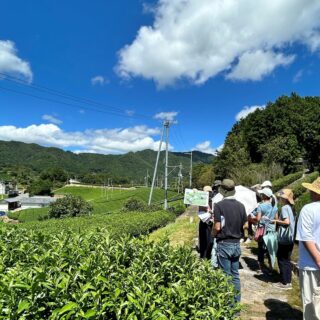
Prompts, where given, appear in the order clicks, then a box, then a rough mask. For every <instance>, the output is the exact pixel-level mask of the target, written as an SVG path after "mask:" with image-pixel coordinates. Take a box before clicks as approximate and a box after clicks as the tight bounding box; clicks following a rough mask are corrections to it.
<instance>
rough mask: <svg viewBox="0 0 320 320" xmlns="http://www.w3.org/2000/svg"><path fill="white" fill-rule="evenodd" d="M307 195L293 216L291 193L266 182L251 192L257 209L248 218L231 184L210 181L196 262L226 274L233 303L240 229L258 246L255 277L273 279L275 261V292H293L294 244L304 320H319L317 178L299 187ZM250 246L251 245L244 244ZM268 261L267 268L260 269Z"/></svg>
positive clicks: (319, 182)
mask: <svg viewBox="0 0 320 320" xmlns="http://www.w3.org/2000/svg"><path fill="white" fill-rule="evenodd" d="M302 185H303V187H305V188H306V189H307V190H309V191H310V198H311V203H309V204H307V205H305V206H304V207H303V208H302V210H301V212H300V213H299V215H296V214H295V212H294V194H293V192H292V190H290V189H282V190H280V191H279V192H277V193H276V194H274V193H273V191H272V183H271V182H270V181H265V182H264V183H263V184H262V185H261V188H259V189H258V190H256V195H257V200H258V206H257V207H256V209H255V210H253V211H252V212H251V213H250V214H247V212H246V209H245V206H244V204H243V203H241V202H240V201H238V200H236V197H235V193H236V188H235V183H234V182H233V181H232V180H230V179H224V180H223V181H219V180H217V181H215V183H214V185H213V187H210V186H206V187H204V189H203V190H204V191H207V192H209V198H210V201H209V205H208V207H199V211H200V212H203V211H207V212H210V213H211V214H212V217H211V219H209V220H208V221H206V222H203V221H201V220H200V224H199V252H200V257H201V258H207V259H211V262H212V266H213V267H218V268H220V269H222V270H223V271H224V272H225V273H226V274H228V275H229V276H230V277H231V279H232V283H233V285H234V288H235V292H236V294H235V301H237V302H239V301H240V299H241V286H240V276H239V259H240V255H241V247H240V243H241V242H242V241H244V237H245V230H248V239H250V235H251V236H252V237H253V238H254V239H255V240H256V241H257V243H258V262H259V268H258V270H257V272H258V273H259V274H267V275H273V274H274V265H275V262H276V261H277V262H278V267H279V271H280V279H281V280H280V282H279V283H275V284H274V285H275V286H276V287H277V288H279V289H284V290H288V289H291V288H292V284H291V279H292V278H291V275H292V264H291V254H292V251H293V248H294V244H295V242H296V241H297V242H299V281H300V289H301V297H302V303H303V314H304V319H305V320H315V319H318V320H320V178H318V179H317V180H316V181H314V182H313V183H303V184H302ZM249 241H250V240H249ZM265 257H267V260H268V265H266V264H265Z"/></svg>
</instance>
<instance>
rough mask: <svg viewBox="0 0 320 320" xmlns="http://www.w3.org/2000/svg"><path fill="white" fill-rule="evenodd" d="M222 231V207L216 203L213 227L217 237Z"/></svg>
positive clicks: (214, 234)
mask: <svg viewBox="0 0 320 320" xmlns="http://www.w3.org/2000/svg"><path fill="white" fill-rule="evenodd" d="M220 231H221V209H220V206H219V205H218V204H216V205H215V210H214V224H213V229H212V233H213V236H214V237H216V235H217V234H218V233H219V232H220Z"/></svg>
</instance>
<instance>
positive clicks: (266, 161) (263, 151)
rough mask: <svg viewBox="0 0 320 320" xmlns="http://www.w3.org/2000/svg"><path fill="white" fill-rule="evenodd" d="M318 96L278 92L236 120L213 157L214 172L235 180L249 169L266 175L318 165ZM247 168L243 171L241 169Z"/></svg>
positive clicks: (319, 108) (239, 180) (319, 116)
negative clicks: (217, 152)
mask: <svg viewBox="0 0 320 320" xmlns="http://www.w3.org/2000/svg"><path fill="white" fill-rule="evenodd" d="M319 150H320V98H319V97H305V98H302V97H299V96H298V95H296V94H294V93H293V94H292V95H291V96H282V97H280V98H279V99H278V100H276V101H275V102H274V103H268V105H267V107H266V108H265V109H263V110H259V109H258V110H256V111H255V112H253V113H251V114H249V115H248V116H247V117H246V118H245V119H242V120H240V121H239V122H237V123H236V124H235V125H234V126H233V128H232V130H231V131H230V132H229V134H228V136H227V138H226V141H225V145H224V148H223V150H222V151H221V152H220V153H219V154H218V157H217V158H216V159H215V172H216V174H218V175H220V176H230V177H233V178H235V180H237V181H238V182H243V181H248V180H250V179H248V177H245V176H246V175H247V174H249V173H250V172H251V173H252V174H253V175H255V174H256V173H257V172H259V171H260V172H262V171H267V173H269V178H274V177H276V176H277V175H279V167H278V166H281V168H282V169H283V171H284V173H285V174H287V173H290V172H294V171H297V170H298V169H300V168H301V161H299V160H300V159H301V158H303V159H304V160H305V161H306V163H307V165H308V167H309V168H310V169H311V170H314V169H315V168H318V167H319V165H320V153H319ZM245 172H247V174H246V173H245Z"/></svg>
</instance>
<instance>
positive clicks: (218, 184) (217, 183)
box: [212, 180, 221, 192]
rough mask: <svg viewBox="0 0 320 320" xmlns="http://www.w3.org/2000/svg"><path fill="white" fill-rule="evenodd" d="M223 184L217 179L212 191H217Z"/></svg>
mask: <svg viewBox="0 0 320 320" xmlns="http://www.w3.org/2000/svg"><path fill="white" fill-rule="evenodd" d="M220 186H221V180H215V181H214V183H213V185H212V191H213V192H215V191H216V192H217V191H218V190H219V187H220Z"/></svg>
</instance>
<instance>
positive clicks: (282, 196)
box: [277, 189, 294, 205]
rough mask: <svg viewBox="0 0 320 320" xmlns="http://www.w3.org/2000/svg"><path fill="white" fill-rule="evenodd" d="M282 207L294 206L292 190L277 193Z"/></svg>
mask: <svg viewBox="0 0 320 320" xmlns="http://www.w3.org/2000/svg"><path fill="white" fill-rule="evenodd" d="M277 197H278V199H279V202H280V204H281V205H286V204H289V205H294V200H293V192H292V190H291V189H282V190H280V191H279V192H278V193H277Z"/></svg>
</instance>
